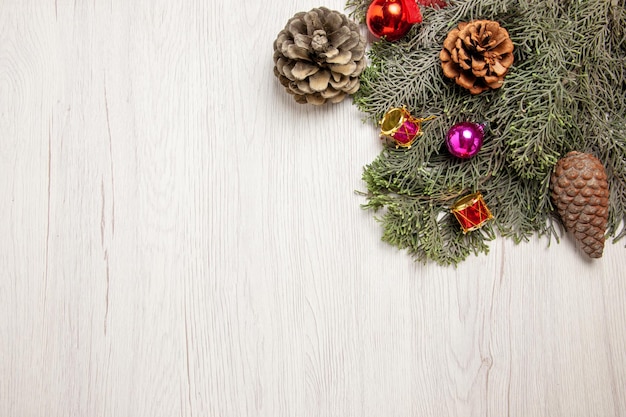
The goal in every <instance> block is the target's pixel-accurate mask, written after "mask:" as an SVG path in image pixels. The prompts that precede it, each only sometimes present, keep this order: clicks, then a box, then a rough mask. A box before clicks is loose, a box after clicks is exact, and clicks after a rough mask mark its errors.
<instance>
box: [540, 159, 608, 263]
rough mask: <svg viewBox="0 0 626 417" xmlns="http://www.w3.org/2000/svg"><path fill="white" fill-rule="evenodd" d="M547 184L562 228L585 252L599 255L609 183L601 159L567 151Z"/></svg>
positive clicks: (604, 226) (592, 255) (606, 216)
mask: <svg viewBox="0 0 626 417" xmlns="http://www.w3.org/2000/svg"><path fill="white" fill-rule="evenodd" d="M550 187H551V189H552V200H553V201H554V203H555V204H556V207H557V210H558V212H559V215H560V216H561V219H562V220H563V223H564V224H565V229H566V230H567V231H568V232H571V233H573V234H574V237H575V238H576V240H577V241H578V242H579V244H580V246H581V248H582V249H583V251H585V253H586V254H587V255H589V256H590V257H591V258H600V257H602V252H603V250H604V240H605V237H604V235H605V232H606V226H607V221H608V218H609V184H608V181H607V176H606V172H605V170H604V166H603V165H602V162H600V160H598V158H596V157H595V156H593V155H590V154H587V153H581V152H576V151H573V152H570V153H568V154H567V155H565V157H564V158H562V159H560V160H559V161H558V162H557V163H556V166H555V168H554V172H553V173H552V177H551V179H550Z"/></svg>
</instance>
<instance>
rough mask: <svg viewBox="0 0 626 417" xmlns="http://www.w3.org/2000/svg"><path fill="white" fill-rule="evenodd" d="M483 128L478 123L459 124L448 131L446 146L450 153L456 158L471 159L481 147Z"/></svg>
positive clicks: (483, 134) (483, 135)
mask: <svg viewBox="0 0 626 417" xmlns="http://www.w3.org/2000/svg"><path fill="white" fill-rule="evenodd" d="M484 137H485V132H484V127H483V125H480V124H478V123H472V122H461V123H457V124H455V125H454V126H452V127H451V128H450V130H448V136H447V138H446V145H447V146H448V150H449V151H450V153H451V154H452V155H454V156H456V157H458V158H464V159H467V158H471V157H472V156H474V155H476V154H477V153H478V151H480V148H481V147H482V146H483V139H484Z"/></svg>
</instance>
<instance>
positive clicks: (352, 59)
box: [274, 7, 366, 105]
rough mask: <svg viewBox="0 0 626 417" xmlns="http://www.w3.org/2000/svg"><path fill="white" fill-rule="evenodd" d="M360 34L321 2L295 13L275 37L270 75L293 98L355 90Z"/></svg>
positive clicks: (338, 96)
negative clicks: (319, 5)
mask: <svg viewBox="0 0 626 417" xmlns="http://www.w3.org/2000/svg"><path fill="white" fill-rule="evenodd" d="M365 64H366V62H365V38H364V37H363V36H362V35H361V33H360V31H359V27H358V26H357V24H356V23H354V22H352V21H351V20H349V19H348V18H347V17H346V16H345V15H344V14H342V13H340V12H337V11H333V10H329V9H327V8H325V7H320V8H316V9H313V10H311V11H309V12H306V13H305V12H300V13H296V15H295V16H293V17H292V18H291V19H290V20H289V21H288V22H287V25H286V26H285V28H284V29H283V30H282V31H280V33H279V34H278V37H277V38H276V40H275V41H274V65H275V66H274V75H276V77H278V79H279V80H280V83H281V84H282V85H283V86H284V87H285V88H286V89H287V92H288V93H290V94H293V96H294V99H295V100H296V101H297V102H298V103H311V104H316V105H321V104H324V103H325V102H326V101H330V102H331V103H338V102H340V101H342V100H343V99H344V98H345V97H346V95H347V94H353V93H355V92H356V91H357V90H358V89H359V75H361V72H362V71H363V69H364V68H365Z"/></svg>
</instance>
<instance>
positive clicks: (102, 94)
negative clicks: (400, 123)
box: [0, 0, 626, 417]
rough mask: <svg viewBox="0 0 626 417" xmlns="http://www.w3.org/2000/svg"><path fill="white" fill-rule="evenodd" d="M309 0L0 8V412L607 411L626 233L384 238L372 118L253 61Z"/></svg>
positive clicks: (624, 400)
mask: <svg viewBox="0 0 626 417" xmlns="http://www.w3.org/2000/svg"><path fill="white" fill-rule="evenodd" d="M319 5H320V4H319V3H314V2H312V1H311V0H302V1H298V2H296V1H287V0H270V1H268V2H257V1H251V0H243V1H241V2H239V3H237V4H236V5H235V4H229V3H227V2H206V1H200V0H195V1H193V0H185V1H182V2H172V1H166V0H154V1H143V0H138V1H134V2H127V1H122V0H110V1H93V2H75V1H69V0H5V1H3V2H0V196H1V197H0V236H1V239H0V275H1V278H0V415H1V416H8V417H13V416H15V417H31V416H32V417H38V416H47V417H48V416H49V417H55V416H81V417H82V416H90V417H96V416H135V417H142V416H146V417H147V416H150V417H159V416H163V417H171V416H178V415H180V416H186V417H187V416H216V417H218V416H219V417H230V416H232V417H241V416H266V417H275V416H285V417H292V416H342V417H350V416H354V417H357V416H358V417H368V416H371V417H375V416H376V417H377V416H389V417H395V416H397V417H406V416H420V417H422V416H433V417H434V416H450V417H466V416H468V417H469V416H481V417H482V416H485V417H487V416H519V417H529V416H580V417H583V416H584V417H589V416H598V417H623V416H626V353H625V352H626V350H625V349H624V345H625V343H626V313H625V307H624V306H625V304H626V277H625V274H624V272H623V271H624V269H625V267H626V261H625V259H626V258H625V257H624V254H625V253H626V252H625V249H624V247H623V243H618V244H617V245H611V244H609V245H608V246H607V248H606V252H605V256H604V258H603V259H602V260H600V261H595V262H590V261H587V260H585V259H584V258H583V257H582V256H581V255H580V253H579V252H578V251H577V250H576V248H575V247H574V245H573V244H572V243H571V241H570V240H569V239H567V238H566V239H564V241H563V242H562V243H561V244H559V245H556V244H552V245H551V246H549V247H548V244H547V242H546V241H541V240H533V241H531V242H529V243H527V244H522V245H518V246H516V245H514V244H513V243H511V242H510V241H508V240H503V239H499V240H497V241H495V242H493V243H492V245H491V253H490V254H489V255H488V256H481V257H475V258H471V259H469V260H468V261H467V262H465V263H463V264H462V265H461V266H459V267H458V268H457V269H454V268H441V267H438V266H435V265H421V264H415V263H413V262H412V261H411V260H410V258H409V257H408V256H406V254H404V253H403V252H400V251H397V250H396V249H394V248H391V247H389V246H387V245H386V244H384V243H382V242H381V241H380V233H381V230H380V227H379V225H378V223H377V222H376V221H375V220H374V219H373V217H372V216H371V214H370V213H367V212H364V211H362V210H361V208H360V204H361V203H363V199H362V198H361V197H359V196H358V195H356V194H355V193H354V190H363V188H364V184H363V183H362V182H361V179H360V176H361V172H362V166H363V165H364V164H367V163H369V162H370V161H371V160H373V159H374V157H375V156H376V155H377V153H378V152H379V150H380V143H379V142H378V139H377V135H376V132H375V131H374V130H373V129H372V128H371V127H370V126H368V125H365V124H363V123H362V122H361V117H362V116H361V115H360V114H359V113H358V111H357V110H356V109H355V108H354V107H353V106H352V105H351V103H350V102H344V103H342V104H339V105H334V106H328V107H323V108H312V107H308V106H301V105H297V104H296V103H295V102H293V100H292V99H291V97H289V96H288V95H287V94H285V93H284V92H283V91H282V87H281V86H280V85H279V83H278V82H277V81H276V80H275V79H274V77H273V75H272V42H273V40H274V38H275V36H276V34H277V33H278V31H280V30H281V29H282V27H283V26H284V24H285V22H286V21H287V20H288V19H289V18H290V17H291V16H292V15H293V14H294V13H296V12H297V11H301V10H309V9H311V8H312V7H316V6H319ZM324 5H326V6H328V7H331V8H334V9H339V10H342V9H343V2H341V1H338V0H329V2H328V3H326V4H324Z"/></svg>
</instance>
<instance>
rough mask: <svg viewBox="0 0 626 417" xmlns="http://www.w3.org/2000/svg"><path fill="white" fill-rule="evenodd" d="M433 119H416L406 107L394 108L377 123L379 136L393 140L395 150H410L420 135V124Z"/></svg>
mask: <svg viewBox="0 0 626 417" xmlns="http://www.w3.org/2000/svg"><path fill="white" fill-rule="evenodd" d="M433 118H434V117H433V116H431V117H427V118H425V119H417V118H415V117H413V116H412V115H411V113H409V111H408V110H407V109H406V107H404V106H403V107H394V108H392V109H390V110H389V111H387V113H385V116H383V118H382V120H381V121H380V122H379V124H380V136H381V137H383V138H388V139H391V140H393V141H394V142H395V143H396V148H398V147H403V148H410V147H411V145H412V144H413V141H414V140H415V138H417V137H418V136H421V135H422V123H423V122H426V121H428V120H431V119H433Z"/></svg>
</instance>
